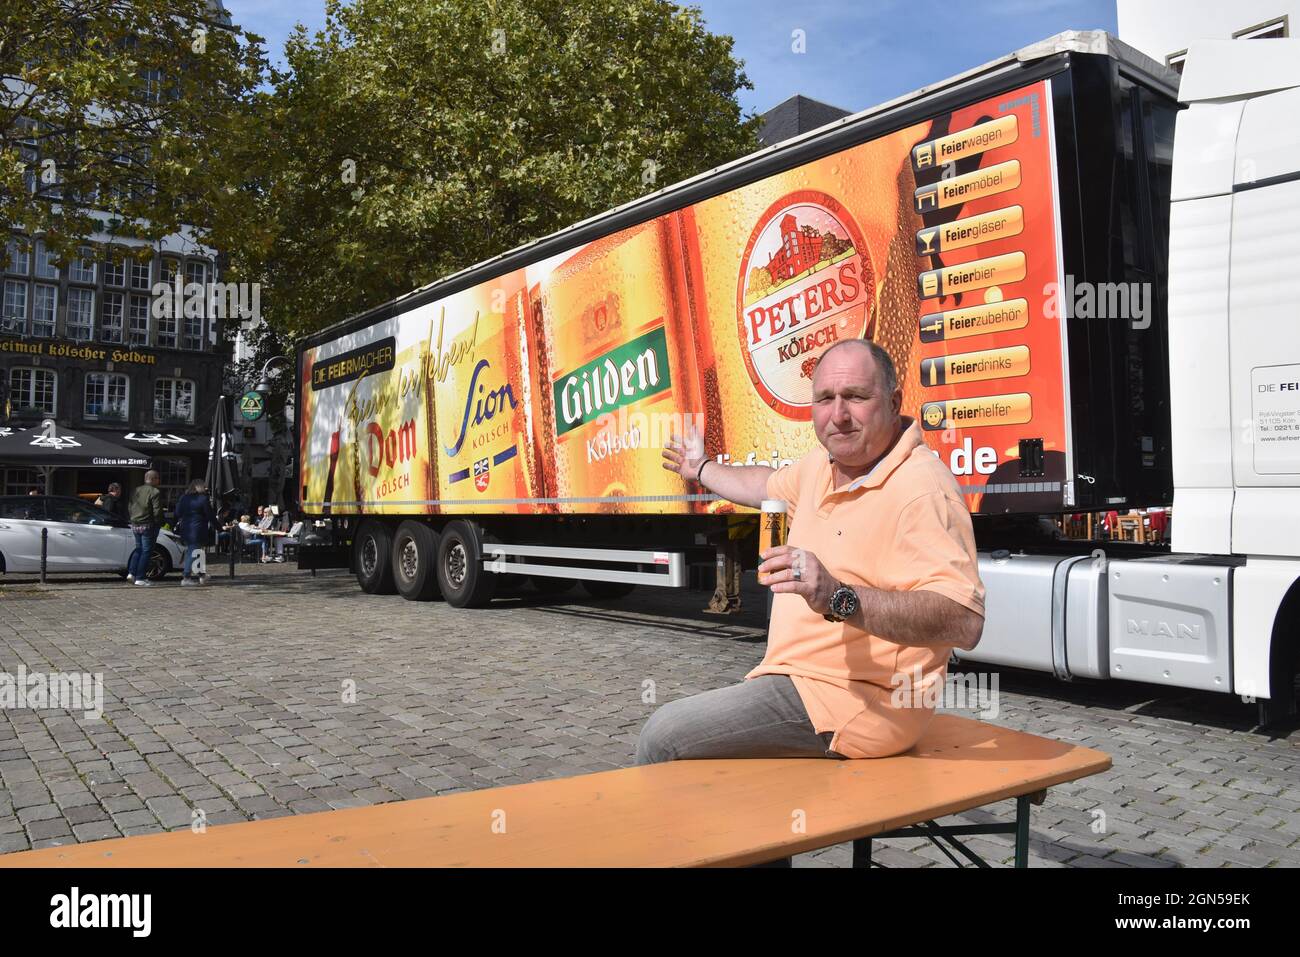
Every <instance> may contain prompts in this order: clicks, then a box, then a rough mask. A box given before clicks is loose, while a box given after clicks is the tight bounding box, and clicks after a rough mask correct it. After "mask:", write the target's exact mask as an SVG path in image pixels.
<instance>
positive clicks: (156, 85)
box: [140, 69, 162, 103]
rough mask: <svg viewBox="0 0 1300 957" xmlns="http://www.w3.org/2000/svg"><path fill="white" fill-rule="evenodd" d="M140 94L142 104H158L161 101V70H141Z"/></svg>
mask: <svg viewBox="0 0 1300 957" xmlns="http://www.w3.org/2000/svg"><path fill="white" fill-rule="evenodd" d="M140 92H141V96H142V98H143V99H144V102H146V103H157V102H159V101H160V100H161V99H162V70H158V69H149V70H141V71H140Z"/></svg>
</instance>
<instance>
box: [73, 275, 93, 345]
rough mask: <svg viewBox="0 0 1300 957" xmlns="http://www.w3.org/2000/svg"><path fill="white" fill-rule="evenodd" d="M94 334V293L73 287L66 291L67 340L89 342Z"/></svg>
mask: <svg viewBox="0 0 1300 957" xmlns="http://www.w3.org/2000/svg"><path fill="white" fill-rule="evenodd" d="M94 333H95V293H94V292H93V291H92V290H90V289H81V288H78V287H76V286H73V287H72V288H70V289H69V290H68V338H70V339H75V340H76V341H77V342H89V341H90V340H91V339H92V338H93V337H94Z"/></svg>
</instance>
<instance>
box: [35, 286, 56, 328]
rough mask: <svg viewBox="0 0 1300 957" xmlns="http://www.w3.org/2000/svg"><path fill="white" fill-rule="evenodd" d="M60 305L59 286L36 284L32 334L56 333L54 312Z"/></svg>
mask: <svg viewBox="0 0 1300 957" xmlns="http://www.w3.org/2000/svg"><path fill="white" fill-rule="evenodd" d="M58 305H59V287H58V286H46V285H43V284H41V283H37V284H36V289H35V295H34V296H32V335H34V336H52V335H54V313H55V310H56V309H57V308H58Z"/></svg>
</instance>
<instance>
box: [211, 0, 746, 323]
mask: <svg viewBox="0 0 1300 957" xmlns="http://www.w3.org/2000/svg"><path fill="white" fill-rule="evenodd" d="M286 60H287V65H288V69H287V71H286V72H284V73H278V72H277V73H275V75H274V94H273V96H272V101H271V104H270V106H269V116H268V129H269V131H270V134H269V138H268V140H267V142H266V143H265V144H264V147H265V153H266V163H267V166H268V168H269V173H268V175H267V177H266V179H265V180H264V181H263V182H262V183H261V184H260V193H259V195H260V199H261V201H262V204H263V205H262V209H263V218H264V220H265V221H266V222H267V223H269V224H271V228H270V229H269V231H268V233H267V235H266V236H265V237H263V240H262V241H259V242H247V243H244V244H242V245H241V246H240V247H239V248H237V249H234V250H232V254H233V255H234V260H235V262H236V264H237V265H238V266H239V267H240V271H241V273H244V272H246V273H247V274H248V275H250V276H256V277H257V278H260V279H261V280H262V281H263V282H264V283H265V287H266V288H265V294H264V296H263V303H264V309H263V315H264V317H265V318H266V319H267V320H268V321H269V322H271V323H272V324H273V325H274V327H275V328H276V329H277V331H279V332H281V333H282V334H284V335H285V336H286V337H289V338H292V337H293V336H296V335H298V334H301V333H305V332H308V331H311V330H314V329H318V328H321V327H322V326H325V325H328V324H330V323H332V322H336V321H339V320H342V319H344V318H347V317H348V316H350V315H353V314H355V313H357V312H360V311H362V310H363V309H365V308H367V307H370V306H374V305H377V304H379V303H381V302H384V301H386V300H388V299H391V298H394V297H395V296H398V295H400V294H402V293H405V292H409V291H411V290H412V289H415V288H417V287H419V286H421V285H425V284H427V283H430V282H432V281H434V280H436V279H438V278H440V277H442V276H446V275H449V274H451V273H453V272H456V271H457V270H460V269H463V268H465V267H467V266H470V265H472V264H474V263H476V262H480V261H482V260H484V259H486V258H489V257H490V256H493V255H496V254H499V253H502V252H505V251H508V250H510V249H511V248H513V247H515V246H518V245H520V244H522V243H525V242H527V241H529V240H531V239H535V238H538V237H541V236H544V235H546V234H547V233H550V232H552V231H554V230H556V229H558V228H560V227H563V226H566V225H569V224H571V223H574V222H577V221H579V220H581V219H584V218H586V217H588V216H590V215H593V214H595V213H598V212H600V211H602V210H605V209H608V208H610V207H613V206H616V205H618V204H620V203H623V202H626V201H628V200H630V199H633V198H635V197H636V196H639V195H642V194H644V193H647V192H652V191H653V190H656V189H659V188H661V187H663V186H666V185H668V184H671V183H673V182H675V181H677V180H680V179H683V178H686V177H688V176H691V175H694V174H696V173H699V172H701V171H703V170H706V169H709V168H711V167H713V166H716V165H718V164H719V163H722V162H726V161H728V160H731V159H734V158H735V157H737V156H740V155H743V154H745V153H747V152H751V151H753V150H754V149H756V148H757V146H758V143H757V139H756V131H757V122H758V121H757V119H756V118H755V117H752V116H750V117H745V116H742V114H741V109H740V106H739V104H738V103H737V101H736V94H737V92H738V91H739V90H741V89H744V88H749V86H750V84H749V81H748V79H747V78H746V77H745V74H744V73H743V71H742V69H741V64H740V63H739V62H738V61H736V60H735V59H734V58H733V56H732V40H731V38H729V37H725V36H715V35H713V34H710V33H709V32H708V31H707V30H706V29H705V27H704V24H703V21H702V19H701V16H700V13H699V11H698V10H697V9H693V8H688V9H682V8H679V7H677V6H674V5H673V4H671V3H667V2H663V0H620V2H618V3H613V2H607V0H498V2H495V3H491V2H489V3H483V2H481V0H441V2H430V0H352V2H350V3H343V2H341V0H327V3H326V25H325V28H324V29H323V30H322V31H321V32H319V33H317V34H316V35H315V36H308V35H307V34H306V32H305V31H304V30H303V29H302V28H301V27H300V28H299V29H298V30H297V31H296V32H295V33H294V34H293V35H292V36H291V37H290V39H289V41H288V43H287V47H286Z"/></svg>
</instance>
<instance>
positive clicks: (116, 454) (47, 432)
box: [0, 420, 149, 469]
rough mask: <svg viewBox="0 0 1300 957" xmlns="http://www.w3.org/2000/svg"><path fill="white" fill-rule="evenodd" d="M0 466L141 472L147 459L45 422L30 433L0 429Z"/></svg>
mask: <svg viewBox="0 0 1300 957" xmlns="http://www.w3.org/2000/svg"><path fill="white" fill-rule="evenodd" d="M0 462H3V463H5V464H6V465H20V466H26V467H28V468H74V469H76V468H129V469H143V468H148V466H149V456H147V455H142V454H141V453H139V452H135V451H132V450H131V449H128V448H123V447H122V446H121V445H117V444H115V443H113V442H110V441H107V440H105V439H103V438H100V437H99V436H97V435H92V434H90V433H89V432H87V431H86V430H84V429H76V430H72V429H63V428H59V427H58V426H56V425H55V424H54V423H53V422H52V421H48V420H47V421H46V422H45V423H44V424H42V425H38V426H33V427H32V428H30V429H14V428H9V427H7V426H0Z"/></svg>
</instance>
